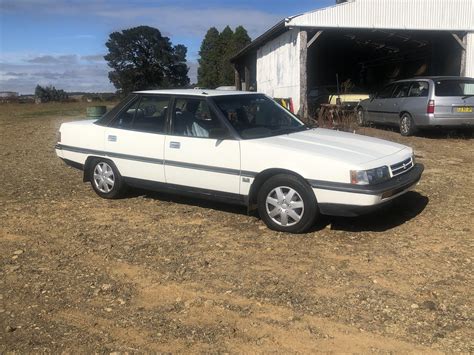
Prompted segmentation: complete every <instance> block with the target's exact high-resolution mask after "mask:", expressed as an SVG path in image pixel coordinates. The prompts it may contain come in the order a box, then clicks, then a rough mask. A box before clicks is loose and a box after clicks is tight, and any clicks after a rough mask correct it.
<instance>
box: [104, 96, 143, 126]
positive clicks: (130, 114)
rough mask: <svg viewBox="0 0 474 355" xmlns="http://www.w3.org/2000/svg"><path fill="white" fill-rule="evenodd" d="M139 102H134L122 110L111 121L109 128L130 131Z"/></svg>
mask: <svg viewBox="0 0 474 355" xmlns="http://www.w3.org/2000/svg"><path fill="white" fill-rule="evenodd" d="M139 103H140V100H135V101H134V102H132V103H131V104H130V105H129V106H127V107H126V108H125V109H123V110H122V111H121V112H120V113H119V114H118V115H117V117H115V119H114V120H113V121H112V124H111V125H110V127H113V128H121V129H131V128H132V123H133V118H134V117H135V112H136V111H137V107H138V104H139Z"/></svg>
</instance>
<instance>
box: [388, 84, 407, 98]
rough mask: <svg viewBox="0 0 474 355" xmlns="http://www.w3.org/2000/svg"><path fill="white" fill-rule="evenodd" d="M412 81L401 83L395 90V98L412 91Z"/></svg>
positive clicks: (405, 95) (404, 95)
mask: <svg viewBox="0 0 474 355" xmlns="http://www.w3.org/2000/svg"><path fill="white" fill-rule="evenodd" d="M410 85H411V82H405V83H399V84H397V86H396V87H395V90H394V91H393V95H392V97H393V98H401V97H407V96H408V92H409V91H410Z"/></svg>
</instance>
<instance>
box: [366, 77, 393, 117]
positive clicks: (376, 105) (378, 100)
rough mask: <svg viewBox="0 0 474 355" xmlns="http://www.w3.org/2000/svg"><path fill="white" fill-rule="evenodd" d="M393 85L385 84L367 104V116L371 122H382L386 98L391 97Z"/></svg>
mask: <svg viewBox="0 0 474 355" xmlns="http://www.w3.org/2000/svg"><path fill="white" fill-rule="evenodd" d="M393 88H394V85H393V84H390V85H387V86H385V87H384V88H383V89H382V90H380V92H379V93H378V94H377V95H375V97H374V98H373V99H372V101H370V102H369V104H368V109H367V113H368V117H369V119H368V120H369V121H371V122H378V123H384V122H385V112H386V111H385V110H386V105H387V102H386V101H387V98H389V97H391V95H392V91H393Z"/></svg>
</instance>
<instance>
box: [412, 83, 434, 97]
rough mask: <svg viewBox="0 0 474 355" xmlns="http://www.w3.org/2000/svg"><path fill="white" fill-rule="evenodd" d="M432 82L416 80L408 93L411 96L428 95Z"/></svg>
mask: <svg viewBox="0 0 474 355" xmlns="http://www.w3.org/2000/svg"><path fill="white" fill-rule="evenodd" d="M429 89H430V84H428V82H427V81H415V82H414V83H413V84H412V86H411V88H410V92H409V93H408V96H409V97H428V92H429Z"/></svg>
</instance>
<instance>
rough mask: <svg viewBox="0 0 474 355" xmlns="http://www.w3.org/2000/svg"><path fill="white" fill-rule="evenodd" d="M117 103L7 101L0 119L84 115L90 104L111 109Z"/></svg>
mask: <svg viewBox="0 0 474 355" xmlns="http://www.w3.org/2000/svg"><path fill="white" fill-rule="evenodd" d="M115 104H116V103H114V102H112V103H110V102H107V103H101V102H64V103H63V102H48V103H44V104H33V103H24V104H20V103H6V104H0V119H8V118H15V119H24V118H26V119H31V118H39V117H51V116H59V117H77V116H81V115H84V117H86V109H87V107H89V106H102V105H104V106H107V109H108V110H109V109H110V108H111V107H113V106H114V105H115Z"/></svg>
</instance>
